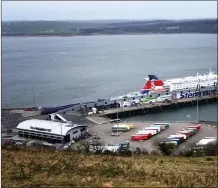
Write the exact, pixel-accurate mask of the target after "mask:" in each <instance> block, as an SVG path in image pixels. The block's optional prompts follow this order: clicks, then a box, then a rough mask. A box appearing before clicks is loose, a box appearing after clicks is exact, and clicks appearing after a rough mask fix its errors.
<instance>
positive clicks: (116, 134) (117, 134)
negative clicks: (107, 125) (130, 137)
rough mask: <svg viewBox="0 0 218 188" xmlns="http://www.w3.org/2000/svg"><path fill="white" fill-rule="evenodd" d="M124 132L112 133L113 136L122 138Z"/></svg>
mask: <svg viewBox="0 0 218 188" xmlns="http://www.w3.org/2000/svg"><path fill="white" fill-rule="evenodd" d="M121 133H122V132H116V133H111V136H120V134H121Z"/></svg>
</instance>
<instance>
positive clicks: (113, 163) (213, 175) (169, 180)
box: [1, 148, 217, 187]
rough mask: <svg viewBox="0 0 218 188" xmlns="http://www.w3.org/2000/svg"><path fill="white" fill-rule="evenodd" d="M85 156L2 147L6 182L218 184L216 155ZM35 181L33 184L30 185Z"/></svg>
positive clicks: (188, 185) (144, 184) (3, 183)
mask: <svg viewBox="0 0 218 188" xmlns="http://www.w3.org/2000/svg"><path fill="white" fill-rule="evenodd" d="M209 159H210V160H208V158H183V157H164V156H144V157H129V158H128V157H112V156H111V157H110V156H94V155H92V156H85V155H82V154H76V153H73V152H57V151H56V152H54V151H34V150H29V151H27V150H22V149H20V150H18V151H13V150H9V149H7V148H3V149H2V164H1V165H2V185H3V187H13V186H16V187H20V186H22V185H29V186H30V187H33V184H34V185H36V184H41V185H42V184H43V185H54V186H58V185H65V186H66V185H71V186H88V187H101V186H102V185H106V184H107V186H108V187H124V186H125V187H131V186H135V187H208V186H212V187H215V186H216V185H217V161H216V158H215V157H214V158H209ZM30 184H31V185H30Z"/></svg>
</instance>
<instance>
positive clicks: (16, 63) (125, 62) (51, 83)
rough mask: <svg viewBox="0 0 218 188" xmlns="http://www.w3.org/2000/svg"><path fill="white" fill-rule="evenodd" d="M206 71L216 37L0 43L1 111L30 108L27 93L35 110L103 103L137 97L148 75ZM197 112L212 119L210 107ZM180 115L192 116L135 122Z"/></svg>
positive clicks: (213, 54) (46, 39) (211, 63)
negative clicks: (119, 97) (114, 98)
mask: <svg viewBox="0 0 218 188" xmlns="http://www.w3.org/2000/svg"><path fill="white" fill-rule="evenodd" d="M209 67H212V69H213V70H214V71H216V69H217V35H210V34H208V35H204V34H199V35H197V34H183V35H179V34H175V35H129V36H128V35H123V36H122V35H120V36H85V37H20V38H10V37H9V38H3V39H2V105H3V107H5V106H6V107H24V106H33V88H34V94H35V101H36V105H37V106H57V105H64V104H70V103H76V102H84V101H92V100H96V99H99V98H109V97H112V96H117V95H122V94H125V93H127V92H131V91H137V90H138V89H140V88H141V87H142V86H143V85H144V83H145V80H144V78H145V77H147V75H148V74H155V75H157V76H158V77H160V78H161V79H166V78H173V77H179V76H190V75H196V74H197V72H198V73H205V72H207V71H209ZM200 109H201V111H202V115H205V114H207V115H205V117H207V118H206V119H213V117H214V118H216V116H217V115H216V114H217V108H216V105H209V106H207V107H206V106H205V107H203V106H202V107H201V108H200ZM205 109H207V110H205ZM184 110H185V111H187V110H191V111H190V112H189V113H191V112H192V111H193V113H194V111H195V110H194V109H192V108H189V109H181V110H178V111H176V112H175V111H172V112H167V114H165V113H162V114H158V115H157V114H155V115H152V116H146V117H144V116H141V117H140V118H154V117H155V118H157V116H158V118H168V116H170V117H169V118H170V119H172V118H176V119H178V118H180V117H182V115H181V116H180V115H179V114H182V113H183V112H184ZM184 113H186V112H184ZM175 114H178V115H176V116H175ZM137 118H139V117H137Z"/></svg>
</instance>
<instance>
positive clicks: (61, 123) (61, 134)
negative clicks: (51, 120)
mask: <svg viewBox="0 0 218 188" xmlns="http://www.w3.org/2000/svg"><path fill="white" fill-rule="evenodd" d="M62 140H63V139H62V123H61V144H62V143H63V142H62Z"/></svg>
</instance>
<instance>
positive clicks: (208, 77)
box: [111, 68, 217, 100]
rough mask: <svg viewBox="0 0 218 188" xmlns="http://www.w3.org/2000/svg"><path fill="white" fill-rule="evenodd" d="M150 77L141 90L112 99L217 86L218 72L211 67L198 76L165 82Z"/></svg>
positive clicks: (153, 76) (152, 76)
mask: <svg viewBox="0 0 218 188" xmlns="http://www.w3.org/2000/svg"><path fill="white" fill-rule="evenodd" d="M148 77H149V78H146V80H147V82H146V84H145V86H144V87H143V88H142V89H141V90H140V91H137V92H131V93H128V94H126V95H122V96H118V97H113V98H111V100H119V99H125V98H130V97H138V96H145V95H148V94H152V93H159V92H164V91H166V92H173V91H183V90H192V89H197V88H207V87H216V86H217V74H215V73H214V72H212V71H211V68H210V72H209V73H207V74H204V75H200V74H198V73H197V75H196V76H188V77H183V78H173V79H167V80H166V81H164V82H163V81H162V80H160V79H159V78H158V77H157V76H155V75H148Z"/></svg>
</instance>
